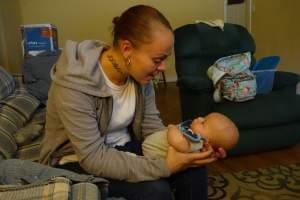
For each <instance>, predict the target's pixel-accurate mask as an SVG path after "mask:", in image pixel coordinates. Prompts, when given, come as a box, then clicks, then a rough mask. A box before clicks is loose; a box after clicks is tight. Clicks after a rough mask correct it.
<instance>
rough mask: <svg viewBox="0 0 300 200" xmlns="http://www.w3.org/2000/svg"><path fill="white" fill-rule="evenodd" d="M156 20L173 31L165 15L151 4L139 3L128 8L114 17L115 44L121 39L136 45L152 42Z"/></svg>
mask: <svg viewBox="0 0 300 200" xmlns="http://www.w3.org/2000/svg"><path fill="white" fill-rule="evenodd" d="M154 22H158V23H160V24H162V25H163V26H165V27H166V28H167V29H169V30H171V31H172V27H171V25H170V23H169V21H168V20H167V19H166V18H165V16H163V14H162V13H160V12H159V11H158V10H157V9H155V8H153V7H151V6H146V5H137V6H133V7H131V8H129V9H127V10H126V11H124V12H123V13H122V15H121V16H120V17H115V18H114V19H113V24H114V27H113V32H112V33H113V45H114V46H118V41H119V39H126V40H129V41H130V42H131V43H132V44H133V45H134V46H135V47H138V46H139V45H140V44H141V43H147V42H150V41H151V33H152V29H153V28H154V27H153V26H152V25H153V24H154Z"/></svg>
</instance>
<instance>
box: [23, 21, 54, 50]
mask: <svg viewBox="0 0 300 200" xmlns="http://www.w3.org/2000/svg"><path fill="white" fill-rule="evenodd" d="M21 33H22V43H23V54H24V55H25V56H26V55H37V54H38V53H41V52H45V51H46V52H53V51H57V50H58V41H57V28H56V27H55V26H54V25H52V24H26V25H22V26H21Z"/></svg>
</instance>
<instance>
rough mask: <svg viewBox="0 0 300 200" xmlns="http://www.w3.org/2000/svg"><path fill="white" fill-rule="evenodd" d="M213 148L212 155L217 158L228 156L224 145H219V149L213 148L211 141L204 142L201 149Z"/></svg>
mask: <svg viewBox="0 0 300 200" xmlns="http://www.w3.org/2000/svg"><path fill="white" fill-rule="evenodd" d="M211 149H213V153H212V154H211V156H212V157H214V158H217V159H223V158H226V151H225V150H224V149H223V148H222V147H219V148H217V149H216V148H213V147H212V146H211V145H210V144H209V142H205V143H204V146H203V148H202V150H201V151H208V150H211Z"/></svg>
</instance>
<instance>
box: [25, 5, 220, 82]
mask: <svg viewBox="0 0 300 200" xmlns="http://www.w3.org/2000/svg"><path fill="white" fill-rule="evenodd" d="M19 1H20V6H21V15H22V23H23V24H31V23H49V22H50V23H53V24H55V25H56V26H57V28H58V37H59V45H60V47H62V46H63V43H64V42H65V40H67V39H72V40H83V39H99V40H104V41H108V42H109V41H110V40H111V37H110V33H111V28H112V27H111V25H112V23H111V21H112V18H113V17H114V16H117V15H119V14H120V13H121V12H122V11H123V10H124V9H126V8H127V7H129V6H131V5H134V4H148V5H152V6H154V7H156V8H158V9H159V10H160V11H161V12H162V13H164V14H165V16H166V17H167V18H168V19H169V20H170V22H171V24H172V26H173V28H176V27H178V26H181V25H183V24H186V23H192V22H194V21H195V20H197V19H204V20H209V19H216V18H221V19H223V16H224V8H223V1H222V0H186V1H174V0H164V1H161V0H130V1H129V0H86V1H83V0H51V1H42V0H19ZM168 65H169V67H168V68H167V71H166V76H167V80H169V81H172V80H176V73H175V68H174V57H173V56H172V57H171V58H170V59H168Z"/></svg>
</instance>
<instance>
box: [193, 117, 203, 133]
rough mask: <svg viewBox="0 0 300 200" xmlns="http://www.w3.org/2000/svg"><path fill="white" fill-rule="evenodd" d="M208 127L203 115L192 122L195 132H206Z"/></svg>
mask: <svg viewBox="0 0 300 200" xmlns="http://www.w3.org/2000/svg"><path fill="white" fill-rule="evenodd" d="M205 127H206V119H205V118H203V117H198V118H195V119H194V120H193V121H192V123H191V129H192V131H193V132H194V133H200V134H202V133H204V132H205Z"/></svg>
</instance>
